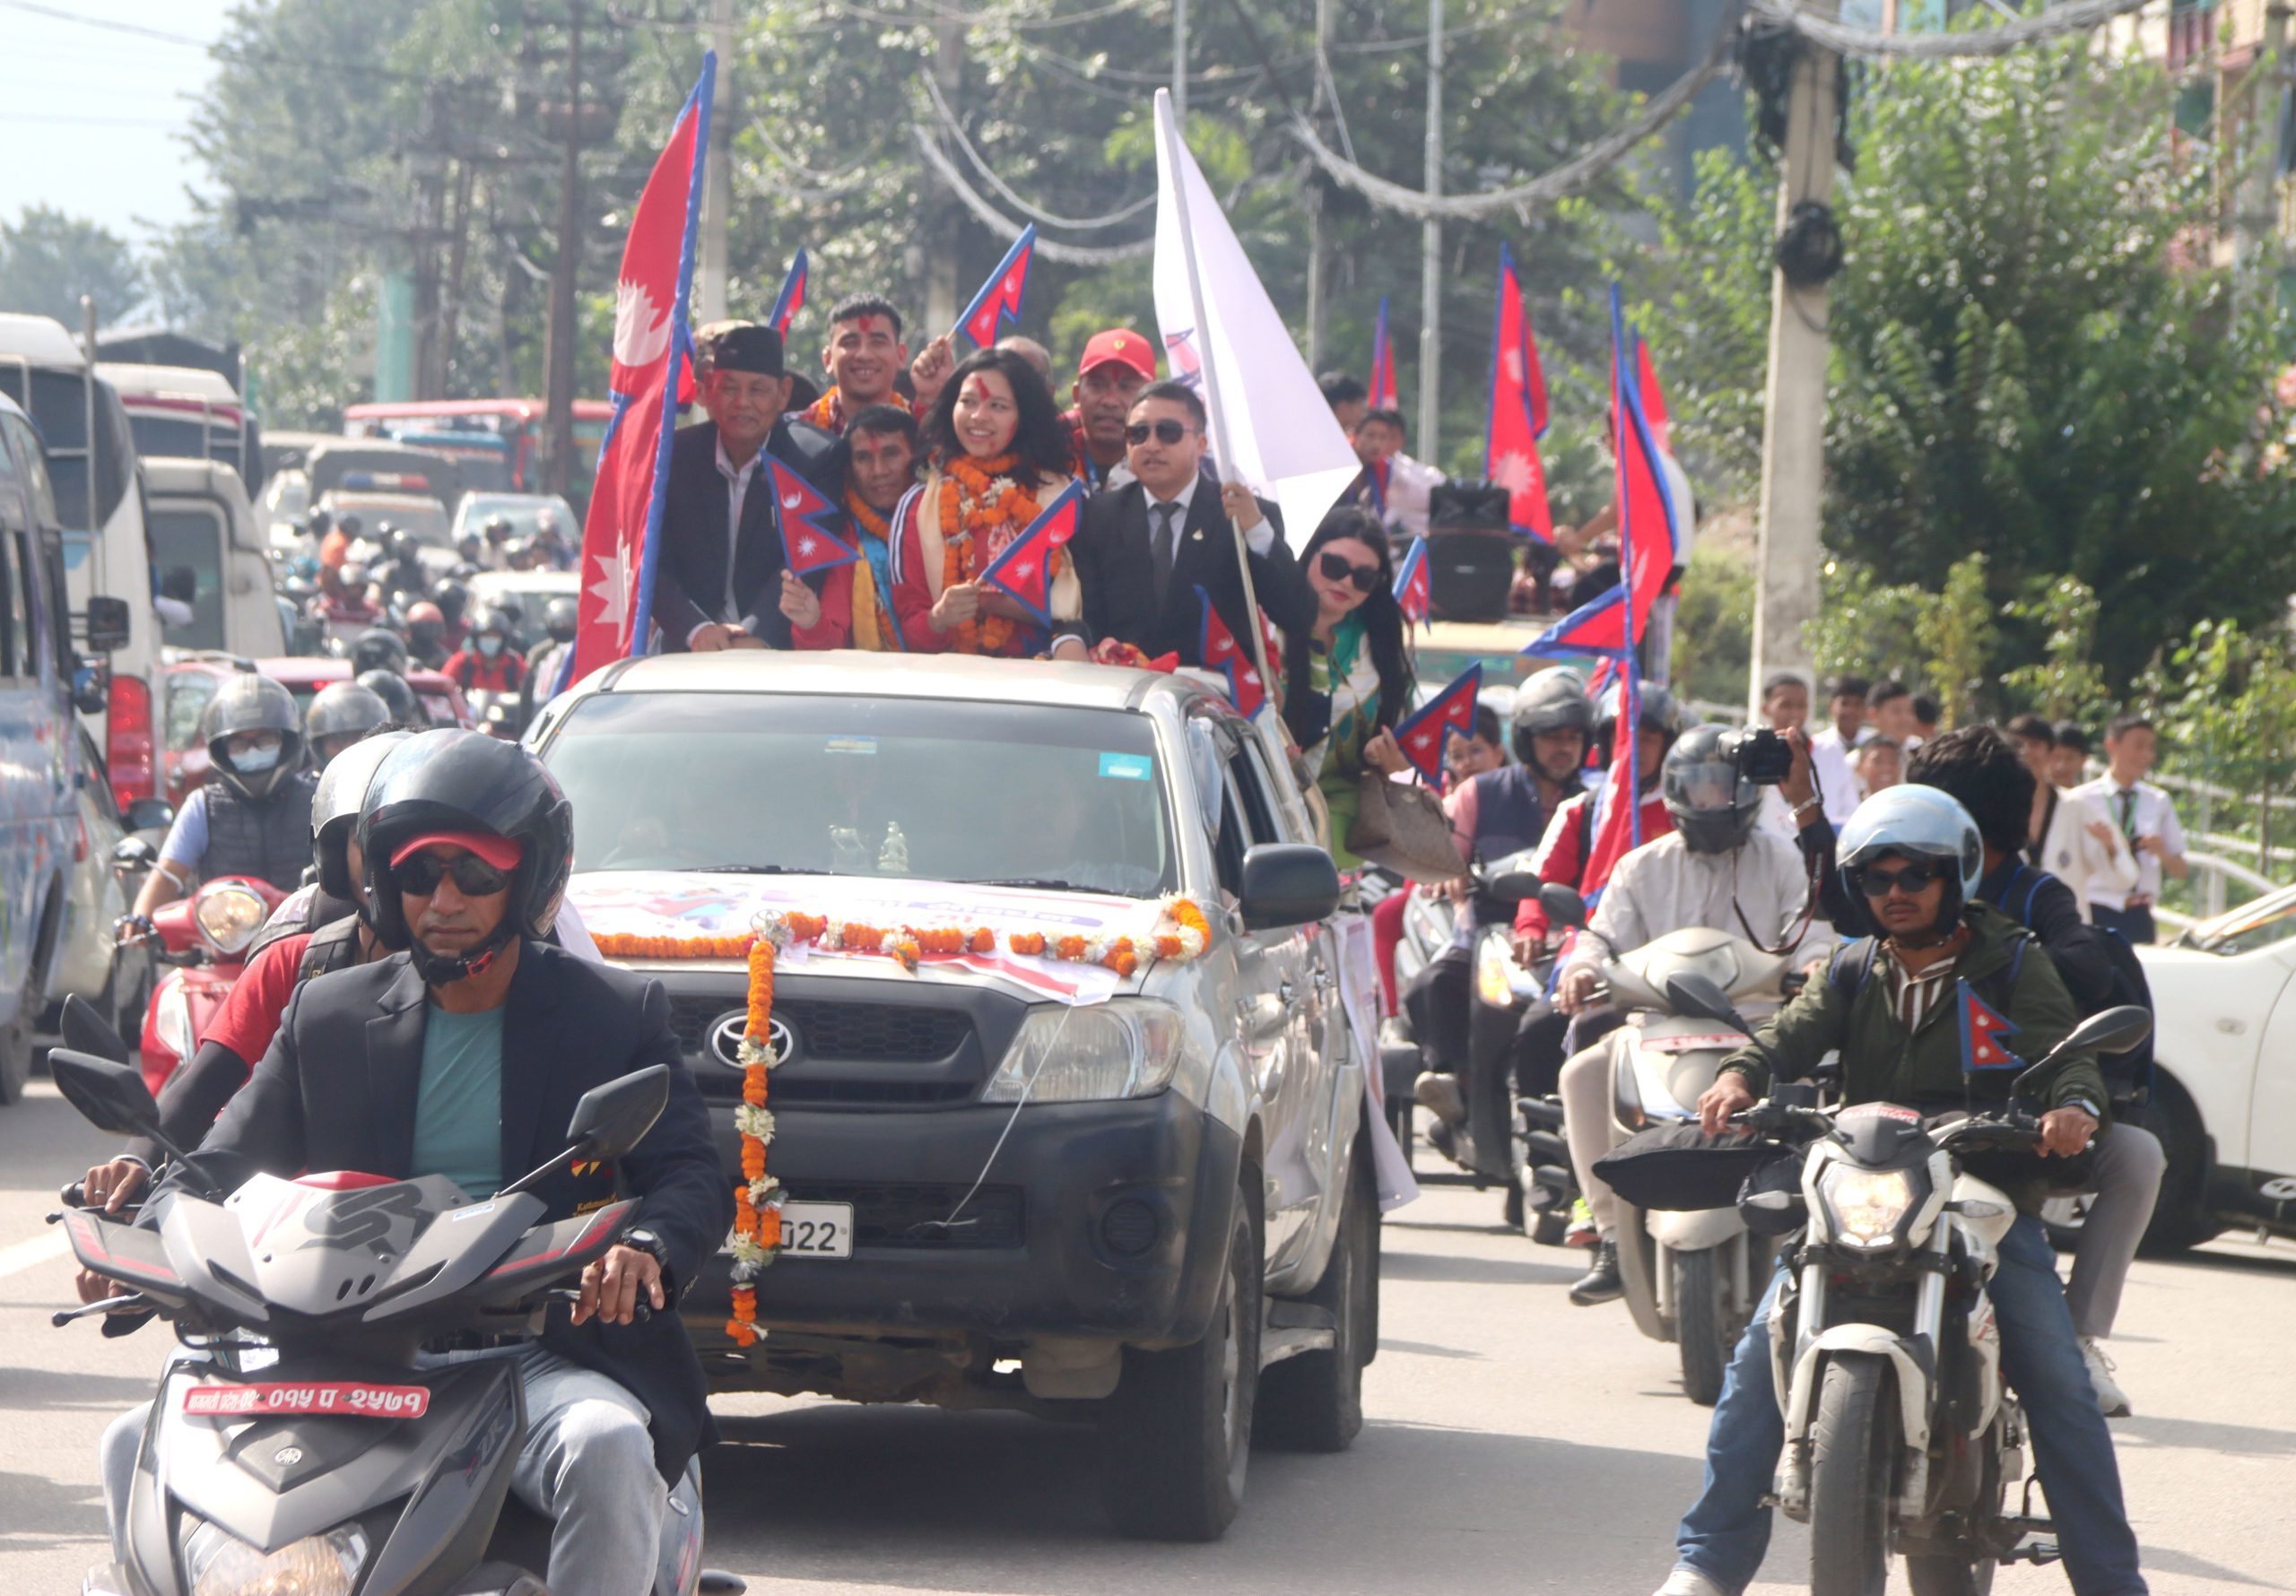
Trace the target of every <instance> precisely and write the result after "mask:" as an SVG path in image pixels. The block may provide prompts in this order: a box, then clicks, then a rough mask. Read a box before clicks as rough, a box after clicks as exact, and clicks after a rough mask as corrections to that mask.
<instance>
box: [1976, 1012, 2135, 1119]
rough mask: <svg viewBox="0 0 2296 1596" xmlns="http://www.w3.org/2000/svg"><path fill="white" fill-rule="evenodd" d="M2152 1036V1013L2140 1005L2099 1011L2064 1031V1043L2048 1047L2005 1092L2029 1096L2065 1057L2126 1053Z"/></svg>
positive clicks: (2017, 1095) (2012, 1095)
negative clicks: (2080, 1054)
mask: <svg viewBox="0 0 2296 1596" xmlns="http://www.w3.org/2000/svg"><path fill="white" fill-rule="evenodd" d="M2151 1035H2152V1011H2151V1010H2150V1009H2147V1008H2144V1006H2142V1005H2141V1004H2137V1003H2123V1004H2121V1005H2120V1006H2119V1007H2118V1008H2117V1009H2105V1010H2101V1011H2099V1012H2097V1013H2095V1014H2092V1015H2090V1016H2089V1018H2088V1019H2084V1020H2083V1021H2082V1022H2081V1023H2080V1024H2078V1025H2076V1026H2074V1028H2072V1029H2071V1030H2070V1031H2068V1032H2066V1037H2065V1040H2064V1041H2062V1042H2059V1043H2058V1044H2057V1045H2056V1046H2054V1047H2052V1048H2050V1049H2049V1050H2048V1054H2047V1055H2046V1056H2044V1057H2043V1058H2042V1059H2041V1061H2040V1063H2037V1064H2035V1065H2034V1066H2033V1067H2032V1068H2031V1069H2030V1070H2027V1071H2025V1072H2024V1073H2023V1074H2022V1075H2020V1076H2018V1077H2017V1079H2016V1081H2015V1082H2014V1083H2013V1085H2012V1086H2011V1087H2010V1089H2009V1091H2010V1096H2011V1097H2020V1098H2022V1097H2031V1095H2032V1094H2033V1093H2034V1092H2035V1091H2036V1090H2038V1089H2039V1086H2040V1084H2041V1078H2042V1077H2043V1076H2045V1075H2047V1074H2048V1072H2049V1071H2051V1070H2053V1069H2055V1068H2056V1067H2057V1061H2058V1060H2060V1059H2062V1058H2064V1057H2065V1056H2066V1054H2073V1053H2126V1052H2127V1051H2128V1050H2129V1049H2130V1048H2132V1047H2134V1046H2135V1045H2137V1044H2138V1043H2140V1042H2142V1041H2144V1038H2145V1037H2149V1036H2151Z"/></svg>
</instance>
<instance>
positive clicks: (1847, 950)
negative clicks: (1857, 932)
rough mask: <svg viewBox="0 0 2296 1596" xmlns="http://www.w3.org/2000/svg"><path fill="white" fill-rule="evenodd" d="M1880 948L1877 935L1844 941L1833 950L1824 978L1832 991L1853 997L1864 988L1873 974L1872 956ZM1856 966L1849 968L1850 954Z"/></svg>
mask: <svg viewBox="0 0 2296 1596" xmlns="http://www.w3.org/2000/svg"><path fill="white" fill-rule="evenodd" d="M1881 950H1882V939H1881V938H1879V937H1859V938H1857V940H1856V941H1849V942H1844V943H1843V944H1842V945H1841V946H1840V947H1839V948H1836V949H1835V950H1833V958H1832V960H1831V962H1830V963H1829V964H1828V965H1827V966H1826V980H1827V982H1828V983H1829V984H1831V986H1832V987H1833V989H1834V991H1835V992H1837V993H1840V994H1841V995H1842V996H1843V997H1845V998H1854V997H1856V996H1857V994H1858V993H1861V992H1863V991H1865V983H1866V982H1868V981H1870V980H1872V979H1873V976H1874V955H1875V954H1877V953H1879V952H1880V951H1881ZM1853 955H1854V956H1855V960H1856V964H1857V968H1856V969H1855V970H1853V969H1851V968H1850V964H1851V962H1852V956H1853Z"/></svg>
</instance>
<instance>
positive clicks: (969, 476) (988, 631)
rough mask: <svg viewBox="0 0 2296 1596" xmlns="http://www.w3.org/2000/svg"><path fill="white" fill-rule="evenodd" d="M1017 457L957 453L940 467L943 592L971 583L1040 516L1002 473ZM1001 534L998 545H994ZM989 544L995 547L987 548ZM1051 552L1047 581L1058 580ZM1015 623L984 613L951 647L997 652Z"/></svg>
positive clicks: (1056, 563)
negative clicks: (1050, 578) (976, 456)
mask: <svg viewBox="0 0 2296 1596" xmlns="http://www.w3.org/2000/svg"><path fill="white" fill-rule="evenodd" d="M1019 460H1020V456H1019V455H994V456H992V457H991V458H989V459H987V460H976V459H974V458H973V457H972V456H971V455H966V454H959V455H955V456H954V457H953V458H951V459H949V460H946V461H944V462H943V463H942V465H941V476H942V483H941V585H942V587H943V588H944V590H945V589H947V588H949V587H951V586H953V585H956V584H957V583H960V582H970V581H971V580H972V579H973V578H974V577H978V576H979V575H980V573H981V572H982V571H983V570H985V569H987V567H988V562H989V561H990V560H992V559H996V556H997V555H998V554H1000V553H1002V552H1003V551H1004V543H1008V542H1012V541H1013V538H1015V537H1017V536H1019V535H1020V533H1022V532H1024V531H1026V530H1027V528H1028V525H1029V523H1030V522H1031V521H1034V520H1035V519H1036V518H1037V516H1038V515H1039V506H1038V504H1037V501H1036V499H1035V498H1034V496H1033V495H1031V494H1030V493H1029V492H1028V491H1027V490H1024V489H1023V488H1022V487H1021V485H1020V484H1019V483H1017V482H1015V481H1013V479H1012V478H1011V477H1009V476H1007V475H1005V473H1007V472H1009V471H1011V470H1012V469H1013V466H1014V465H1016V464H1019ZM999 532H1002V533H1004V534H1005V536H1004V541H1003V542H996V533H999ZM992 544H993V545H994V546H992ZM1053 559H1054V564H1053V568H1052V570H1051V571H1049V572H1048V573H1047V575H1048V577H1051V576H1057V575H1058V574H1059V571H1060V564H1059V562H1060V561H1061V560H1062V559H1065V556H1063V555H1059V554H1055V555H1054V557H1053ZM1019 625H1020V623H1019V622H1017V621H1013V620H1005V618H1004V617H1003V616H1001V615H990V614H987V612H983V613H982V614H981V615H980V616H979V617H978V619H977V620H968V621H966V622H965V623H964V624H963V625H962V626H961V627H958V628H957V629H955V630H954V631H952V632H951V633H950V634H949V637H950V646H951V647H952V649H953V650H954V651H955V652H957V653H959V654H998V653H1002V652H1003V651H1004V648H1005V645H1006V644H1008V643H1010V642H1011V641H1012V640H1013V633H1014V632H1015V631H1016V630H1018V629H1019Z"/></svg>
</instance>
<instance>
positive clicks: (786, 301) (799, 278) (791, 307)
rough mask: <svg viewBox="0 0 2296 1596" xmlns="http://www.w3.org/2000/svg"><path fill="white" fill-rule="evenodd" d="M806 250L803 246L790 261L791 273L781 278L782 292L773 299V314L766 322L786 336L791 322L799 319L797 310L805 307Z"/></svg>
mask: <svg viewBox="0 0 2296 1596" xmlns="http://www.w3.org/2000/svg"><path fill="white" fill-rule="evenodd" d="M805 278H806V268H805V252H804V249H803V248H802V247H801V248H800V249H799V250H798V251H797V258H796V259H795V260H793V261H791V262H790V263H789V275H787V277H784V278H783V279H782V280H781V292H780V294H779V295H778V297H777V298H776V299H774V301H773V314H772V315H770V316H769V317H766V318H765V319H766V324H767V325H769V326H770V327H772V329H773V330H774V331H775V332H777V333H778V334H781V335H782V336H783V337H784V338H787V336H789V324H790V323H791V322H793V321H796V319H797V312H799V311H800V310H803V309H804V308H805Z"/></svg>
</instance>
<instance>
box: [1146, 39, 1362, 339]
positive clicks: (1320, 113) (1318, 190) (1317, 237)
mask: <svg viewBox="0 0 2296 1596" xmlns="http://www.w3.org/2000/svg"><path fill="white" fill-rule="evenodd" d="M1182 3H1183V4H1185V3H1186V0H1182ZM1331 4H1332V0H1316V111H1315V116H1316V131H1317V132H1318V134H1321V133H1322V131H1323V123H1324V109H1325V107H1326V104H1327V103H1328V98H1327V96H1326V91H1325V84H1324V59H1325V56H1324V52H1325V51H1326V50H1327V49H1329V48H1331ZM1174 100H1175V102H1176V103H1175V109H1177V108H1178V106H1177V100H1178V96H1177V95H1175V96H1174ZM1303 165H1304V166H1305V168H1306V172H1307V184H1308V192H1307V196H1306V197H1307V202H1308V369H1309V370H1310V371H1319V370H1321V369H1322V368H1323V363H1324V345H1325V344H1326V343H1327V342H1329V335H1330V331H1331V329H1330V326H1329V325H1328V324H1329V322H1330V319H1331V309H1330V307H1329V306H1328V305H1326V303H1325V301H1324V273H1325V270H1326V266H1325V261H1324V256H1325V253H1326V250H1327V249H1328V248H1329V247H1330V241H1329V240H1328V239H1326V238H1325V236H1324V178H1323V175H1322V173H1321V172H1319V171H1318V170H1317V169H1316V167H1315V165H1314V163H1313V162H1305V163H1303Z"/></svg>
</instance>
